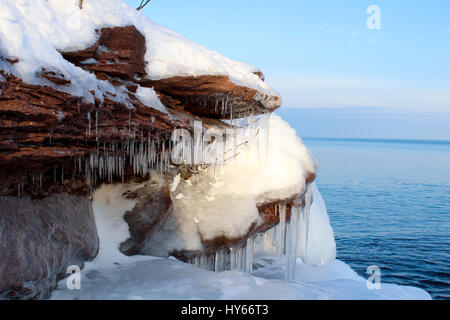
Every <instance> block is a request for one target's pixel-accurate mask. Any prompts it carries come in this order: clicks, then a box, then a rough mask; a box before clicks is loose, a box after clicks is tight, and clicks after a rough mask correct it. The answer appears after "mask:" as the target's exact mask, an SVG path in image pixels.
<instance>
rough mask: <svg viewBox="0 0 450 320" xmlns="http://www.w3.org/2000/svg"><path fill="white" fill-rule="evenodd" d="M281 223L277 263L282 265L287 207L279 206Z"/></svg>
mask: <svg viewBox="0 0 450 320" xmlns="http://www.w3.org/2000/svg"><path fill="white" fill-rule="evenodd" d="M278 210H279V211H278V215H279V218H280V223H279V224H278V226H277V263H278V265H281V260H282V257H283V254H284V247H285V240H286V238H285V236H286V205H278Z"/></svg>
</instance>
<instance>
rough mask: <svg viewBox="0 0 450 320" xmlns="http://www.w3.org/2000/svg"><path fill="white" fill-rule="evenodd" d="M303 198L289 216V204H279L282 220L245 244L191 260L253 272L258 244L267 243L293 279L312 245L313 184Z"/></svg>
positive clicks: (211, 267)
mask: <svg viewBox="0 0 450 320" xmlns="http://www.w3.org/2000/svg"><path fill="white" fill-rule="evenodd" d="M303 200H304V201H303V203H304V204H305V205H304V207H303V208H301V207H300V206H293V207H291V215H290V219H289V220H287V219H286V205H285V204H278V205H276V207H275V210H276V212H275V214H276V215H278V216H279V223H278V224H277V225H276V226H275V227H274V228H272V229H270V230H267V231H266V232H264V233H260V234H258V235H252V236H250V237H249V238H248V239H247V241H246V243H245V244H244V245H239V246H232V247H224V248H221V249H219V250H217V251H216V252H215V254H211V255H207V254H206V253H203V254H201V255H199V256H196V257H194V258H191V259H190V260H189V261H188V262H189V263H192V264H194V265H196V266H198V267H200V268H202V269H206V270H211V271H218V272H219V271H226V270H234V269H237V270H242V271H245V272H248V273H251V272H253V268H254V263H253V262H254V258H255V253H256V252H255V248H256V245H257V244H259V243H264V247H265V249H266V250H270V249H271V248H270V247H275V250H276V262H277V265H278V266H279V267H280V268H283V269H284V272H285V278H286V280H293V279H294V277H295V268H296V264H297V258H300V257H301V256H302V255H303V254H305V253H306V251H307V248H308V229H309V216H310V208H311V202H312V193H311V190H310V187H308V188H307V192H306V193H305V194H304V195H303ZM299 245H301V247H299Z"/></svg>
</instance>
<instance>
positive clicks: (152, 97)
mask: <svg viewBox="0 0 450 320" xmlns="http://www.w3.org/2000/svg"><path fill="white" fill-rule="evenodd" d="M136 98H138V99H139V101H141V102H142V103H143V104H145V105H147V106H152V108H154V109H156V110H159V111H162V112H164V113H167V109H166V107H165V106H164V105H163V104H162V103H161V101H159V98H158V96H157V95H156V92H155V90H153V89H151V88H143V87H141V86H138V89H137V91H136Z"/></svg>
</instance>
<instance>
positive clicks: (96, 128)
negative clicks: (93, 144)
mask: <svg viewBox="0 0 450 320" xmlns="http://www.w3.org/2000/svg"><path fill="white" fill-rule="evenodd" d="M95 136H96V137H97V141H98V111H97V110H96V111H95Z"/></svg>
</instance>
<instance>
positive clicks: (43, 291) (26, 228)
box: [0, 193, 99, 299]
mask: <svg viewBox="0 0 450 320" xmlns="http://www.w3.org/2000/svg"><path fill="white" fill-rule="evenodd" d="M98 248H99V247H98V236H97V229H96V226H95V220H94V215H93V214H92V208H91V203H90V200H89V198H88V197H87V196H75V195H69V194H67V193H58V194H54V195H51V196H48V197H46V198H45V199H32V198H30V197H22V198H17V197H4V196H0V275H1V276H0V297H1V296H3V297H6V298H11V299H39V298H47V297H49V295H50V292H51V290H52V289H53V288H55V287H56V282H57V280H59V279H61V278H63V277H64V276H66V275H67V274H66V270H67V267H68V266H70V265H78V266H80V267H82V266H83V264H84V262H85V261H90V260H92V259H93V258H94V257H95V256H96V255H97V252H98Z"/></svg>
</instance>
